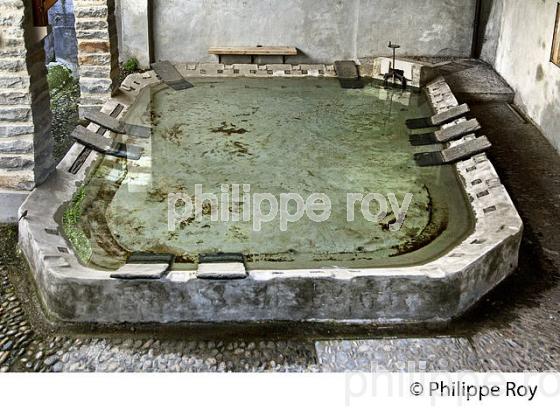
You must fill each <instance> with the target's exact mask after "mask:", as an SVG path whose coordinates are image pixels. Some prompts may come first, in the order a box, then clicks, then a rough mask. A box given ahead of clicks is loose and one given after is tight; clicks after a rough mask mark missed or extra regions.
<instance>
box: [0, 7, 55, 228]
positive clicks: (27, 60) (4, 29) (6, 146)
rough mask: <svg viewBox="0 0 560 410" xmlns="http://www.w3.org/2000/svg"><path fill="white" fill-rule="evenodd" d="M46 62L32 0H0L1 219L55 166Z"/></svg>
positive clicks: (9, 218) (11, 215) (9, 215)
mask: <svg viewBox="0 0 560 410" xmlns="http://www.w3.org/2000/svg"><path fill="white" fill-rule="evenodd" d="M44 63H45V52H44V49H43V42H42V41H39V42H37V41H35V35H34V31H33V23H32V15H31V0H1V1H0V208H1V209H0V221H12V220H13V218H14V217H15V212H14V211H15V210H14V209H13V207H14V206H17V204H18V202H21V201H23V199H24V197H25V195H26V193H27V191H30V190H32V189H33V188H34V187H35V186H36V185H38V184H40V183H42V182H43V181H44V180H45V179H46V177H47V176H48V175H49V174H50V172H51V171H52V170H53V169H54V161H53V158H52V145H53V144H52V138H51V129H50V123H51V111H50V97H49V90H48V84H47V80H46V68H45V64H44ZM16 210H17V208H16Z"/></svg>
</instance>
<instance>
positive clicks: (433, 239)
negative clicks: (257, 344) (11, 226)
mask: <svg viewBox="0 0 560 410" xmlns="http://www.w3.org/2000/svg"><path fill="white" fill-rule="evenodd" d="M189 81H190V82H191V83H192V84H193V85H194V87H193V88H190V89H187V90H183V91H174V90H172V89H171V88H169V87H167V86H166V85H165V84H163V83H161V82H160V81H159V80H158V79H157V78H156V77H155V76H154V75H153V73H147V74H144V75H133V76H131V77H129V78H128V79H127V80H126V81H125V83H124V87H123V89H122V94H121V95H120V96H118V97H115V98H114V99H113V100H112V101H110V102H108V103H107V104H106V106H105V107H104V109H103V111H105V112H107V113H113V115H115V114H117V115H119V118H121V119H122V120H124V121H125V122H127V123H129V124H135V125H141V126H144V127H150V128H151V136H150V137H149V138H135V137H127V136H122V135H121V136H116V135H115V134H111V133H110V132H107V133H106V136H108V135H111V136H112V137H114V138H124V140H123V142H125V143H126V144H128V145H135V146H137V147H140V148H141V149H142V151H143V153H142V156H141V157H140V159H125V158H116V157H112V156H103V155H100V154H98V153H96V152H89V150H88V149H84V147H83V146H81V145H80V144H78V143H76V144H75V146H74V147H73V148H72V150H71V151H70V152H69V153H68V155H67V156H66V158H65V159H64V160H63V162H62V163H61V164H60V165H59V167H58V170H57V173H56V175H54V176H53V177H52V178H51V179H49V181H47V183H46V184H45V185H43V186H41V187H39V188H37V189H36V190H35V191H34V192H33V193H32V195H31V196H30V197H29V199H28V200H27V201H26V203H24V205H23V206H22V209H21V212H22V216H23V215H25V216H24V217H23V218H22V220H21V222H20V242H21V245H22V248H23V250H24V252H25V254H26V256H27V257H28V259H29V261H30V264H31V267H32V272H33V274H34V277H35V280H36V281H37V284H38V289H39V293H40V294H41V296H42V299H43V301H44V303H45V307H46V309H47V310H48V311H49V313H51V314H52V315H53V316H54V317H55V318H57V319H60V320H64V321H85V322H97V323H122V322H144V323H146V322H161V323H163V322H165V323H177V322H214V323H215V322H248V321H326V322H340V323H370V324H390V323H399V324H401V323H428V322H445V321H448V320H450V319H452V318H453V317H456V316H458V315H460V314H461V313H462V312H463V311H465V310H466V309H468V308H469V307H470V306H472V305H473V304H474V303H475V302H476V301H477V300H478V299H479V298H480V297H481V296H482V295H483V294H485V293H486V292H487V291H488V290H489V289H491V288H492V287H494V286H495V285H496V284H497V283H498V282H500V281H501V280H502V279H503V278H505V277H506V276H507V274H509V273H510V272H511V271H512V270H513V269H514V267H515V266H516V264H517V251H518V246H519V240H520V236H521V230H522V225H521V221H520V219H519V216H518V215H517V212H516V211H515V208H514V207H513V205H512V203H511V200H510V199H509V196H508V195H507V192H506V191H505V189H504V188H503V186H502V185H501V184H500V182H499V179H498V177H497V175H496V173H495V171H494V169H493V167H492V165H491V164H490V162H489V161H488V159H487V158H486V156H485V155H484V154H482V155H478V156H476V157H473V158H471V159H469V160H467V161H463V162H460V163H458V164H455V165H447V166H439V167H424V168H421V167H418V166H417V165H416V164H415V162H414V160H413V154H414V153H415V152H418V151H419V148H418V147H412V146H411V145H410V142H409V140H408V133H407V130H406V127H405V125H404V124H405V120H406V119H407V118H413V117H421V116H429V115H431V113H432V112H439V111H442V110H444V109H446V108H447V107H450V106H453V105H457V101H456V100H455V98H454V97H453V95H452V94H451V91H450V90H449V87H448V86H447V84H445V82H444V81H443V80H438V81H436V82H434V83H432V84H430V85H429V86H427V87H426V90H425V92H424V93H419V92H402V91H400V90H392V89H385V88H383V87H380V86H378V85H375V84H368V85H366V87H365V88H363V89H357V90H343V89H341V88H340V85H339V83H338V81H336V80H335V79H333V78H311V77H301V78H241V77H238V78H226V77H222V78H210V77H203V76H201V77H196V78H189ZM127 84H128V85H127ZM131 84H134V86H129V85H131ZM435 95H437V99H435V98H434V96H435ZM442 95H443V98H442ZM90 129H91V130H92V131H97V127H96V126H95V125H90ZM428 148H431V149H434V148H435V147H428ZM425 149H426V147H424V150H425ZM197 187H198V188H197ZM236 187H237V189H239V190H242V191H243V190H244V191H243V192H245V194H249V196H242V195H241V194H239V195H237V196H236V195H235V194H236V192H234V191H235V190H236ZM242 188H243V189H242ZM197 189H198V191H197ZM201 191H202V192H204V193H205V194H206V195H215V197H216V198H218V202H212V201H211V200H208V201H205V202H203V203H202V202H201V204H200V205H201V210H202V211H201V213H200V215H198V217H196V218H195V217H192V218H188V217H183V218H179V216H181V215H183V214H182V212H183V211H184V210H183V208H184V206H183V205H184V204H185V201H183V199H181V200H179V201H177V200H176V198H177V197H179V196H180V197H181V198H194V197H195V196H196V195H197V192H198V194H200V192H201ZM260 193H266V194H267V195H269V197H272V198H280V197H281V195H282V194H284V193H291V194H298V195H299V196H301V197H302V198H303V199H306V198H309V197H310V196H311V195H313V194H318V193H319V194H322V195H325V196H327V197H328V198H329V200H330V207H329V209H330V215H329V217H328V219H326V220H324V221H322V222H317V221H313V220H311V219H310V218H308V217H307V216H306V215H304V216H303V217H301V218H300V219H299V220H298V221H295V222H290V223H287V224H285V225H284V226H282V224H281V223H280V219H281V218H280V217H278V218H274V219H272V220H270V221H269V220H267V221H265V222H262V223H261V224H260V229H255V224H254V218H255V202H254V196H255V194H260ZM352 193H360V194H363V195H367V194H369V193H379V194H382V195H384V196H388V195H389V194H391V195H394V197H395V198H396V200H397V202H398V204H402V203H403V201H404V199H405V196H406V195H407V194H408V195H410V198H411V200H410V205H409V207H408V211H407V213H406V216H405V218H404V220H402V225H401V226H400V229H393V228H394V227H395V226H396V225H398V223H397V222H399V221H398V220H399V218H398V215H396V214H395V212H394V211H393V208H392V207H391V206H388V209H387V212H386V214H384V215H382V217H381V218H378V220H375V221H368V220H366V219H365V218H364V216H363V214H362V213H363V210H362V209H361V208H360V202H359V201H358V202H355V203H352V206H351V207H352V209H353V212H352V213H353V214H354V215H355V217H354V219H353V220H350V221H349V220H348V209H349V202H348V194H352ZM170 194H171V197H170ZM223 197H226V198H228V199H227V201H226V202H219V200H220V199H221V198H223ZM173 198H175V199H173ZM388 203H389V201H388ZM41 204H42V206H41ZM224 204H226V205H225V208H224ZM263 204H264V207H263ZM374 204H376V203H374ZM370 205H371V204H370ZM260 206H261V210H262V211H265V213H268V212H270V211H271V206H270V202H266V201H265V202H261V203H260ZM287 206H288V205H287ZM294 206H295V203H294V202H292V203H290V204H289V206H288V208H286V209H288V210H289V212H290V213H291V214H293V213H294V212H296V209H295V208H294ZM371 206H372V207H373V208H375V207H376V205H371ZM217 207H221V209H219V210H218V209H216V208H217ZM247 207H252V209H251V210H250V211H252V212H247V213H246V214H247V215H250V218H249V219H245V218H243V217H240V215H245V214H244V211H246V208H247ZM45 208H48V209H49V211H48V212H50V213H51V216H50V217H48V218H46V219H45V218H44V217H43V218H39V215H41V213H40V212H39V209H42V211H41V212H42V215H44V214H45V211H44V210H45ZM377 208H379V207H377ZM368 209H369V208H368ZM370 211H371V213H372V214H376V213H377V211H379V209H370ZM48 212H47V213H48ZM215 215H220V216H221V217H219V218H214V217H213V216H215ZM224 215H225V216H224ZM236 216H237V218H236ZM45 220H46V221H47V223H46V224H45ZM171 221H173V224H171ZM170 224H171V225H173V226H170ZM224 254H226V255H227V256H224ZM228 258H230V259H228Z"/></svg>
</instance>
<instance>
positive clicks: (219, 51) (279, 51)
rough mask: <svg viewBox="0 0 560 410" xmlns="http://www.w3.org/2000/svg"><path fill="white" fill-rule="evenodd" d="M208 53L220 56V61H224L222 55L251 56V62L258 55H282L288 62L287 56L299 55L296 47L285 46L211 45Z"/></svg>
mask: <svg viewBox="0 0 560 410" xmlns="http://www.w3.org/2000/svg"><path fill="white" fill-rule="evenodd" d="M208 54H213V55H217V56H218V61H219V62H220V63H221V62H222V56H251V63H253V62H254V59H255V57H256V56H282V62H283V63H285V62H286V56H297V54H298V50H297V48H295V47H283V46H270V47H265V46H256V47H210V48H209V49H208Z"/></svg>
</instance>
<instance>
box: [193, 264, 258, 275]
mask: <svg viewBox="0 0 560 410" xmlns="http://www.w3.org/2000/svg"><path fill="white" fill-rule="evenodd" d="M247 276H248V275H247V271H246V269H245V265H244V264H243V263H239V262H229V263H228V262H225V263H201V264H199V265H198V270H197V272H196V277H197V278H199V279H245V278H246V277H247Z"/></svg>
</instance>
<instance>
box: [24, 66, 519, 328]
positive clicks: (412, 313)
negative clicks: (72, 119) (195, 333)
mask: <svg viewBox="0 0 560 410" xmlns="http://www.w3.org/2000/svg"><path fill="white" fill-rule="evenodd" d="M186 68H188V67H186ZM195 68H196V67H195ZM294 68H295V67H294V66H292V65H279V66H275V65H268V66H267V67H266V72H267V74H268V75H272V76H276V75H278V73H286V72H288V71H289V74H286V75H292V72H291V71H292V69H294ZM298 68H300V69H301V67H298ZM222 69H225V67H224V66H222V65H217V64H205V65H204V66H203V68H200V67H199V69H198V71H209V70H222ZM187 71H188V70H187ZM193 71H196V70H193ZM326 71H327V72H328V71H329V70H328V69H327V70H326ZM157 81H158V80H157V79H156V78H155V76H152V75H151V74H150V73H148V76H147V77H146V76H144V75H140V74H136V75H131V76H129V77H128V78H127V79H126V80H125V81H124V82H123V84H122V86H121V92H122V94H123V96H122V97H126V98H127V103H124V100H123V98H122V97H119V101H121V103H122V104H124V105H125V106H128V105H129V104H131V103H133V101H134V99H135V98H136V96H138V95H139V94H140V92H141V90H142V88H144V87H147V86H149V85H151V84H153V83H154V82H157ZM133 85H134V86H133ZM427 94H428V97H429V99H430V102H431V103H432V106H433V109H434V111H435V113H436V114H438V113H441V112H444V111H446V110H448V109H449V108H450V107H455V106H457V105H458V102H457V100H456V99H455V97H454V96H453V94H452V92H451V90H450V89H449V86H448V85H447V84H446V83H445V81H444V80H443V79H439V80H437V81H434V82H433V83H432V84H430V85H429V86H428V87H427ZM115 103H116V100H115V101H111V102H109V103H107V105H106V106H104V108H103V109H104V111H105V112H110V111H111V110H112V108H111V107H112V106H114V104H115ZM121 115H124V112H123V113H121ZM457 121H465V119H464V118H462V119H460V120H457ZM92 131H95V130H92ZM459 142H461V141H457V143H459ZM450 146H453V143H451V144H450ZM80 150H81V149H80V147H79V146H76V147H75V149H73V150H72V151H71V152H70V153H69V154H68V155H67V156H66V158H65V159H64V161H63V162H62V164H61V165H60V167H59V171H60V172H58V173H57V174H56V175H54V176H53V177H52V178H51V179H49V181H47V183H46V184H45V185H44V186H43V187H41V188H39V189H37V190H35V191H34V192H33V194H32V195H31V196H30V197H29V199H28V200H27V201H26V202H25V203H24V205H23V207H22V210H25V211H28V212H29V215H37V214H39V213H41V214H42V215H43V219H42V220H38V219H36V218H33V217H29V218H24V219H23V220H22V221H21V222H20V244H21V246H22V248H23V250H24V253H25V254H26V256H27V258H28V260H29V262H30V264H31V266H32V268H33V274H34V276H35V279H36V281H37V284H38V288H39V291H40V293H41V296H42V298H43V301H44V303H45V305H46V307H47V309H48V310H49V311H50V313H51V314H53V315H55V316H56V317H58V318H59V319H61V320H66V321H71V322H72V321H85V322H94V323H122V322H140V323H149V322H172V323H173V322H184V321H187V322H235V321H244V322H251V321H259V320H260V321H281V320H289V321H309V322H317V321H339V322H343V321H349V320H352V321H364V322H368V323H377V324H382V323H390V324H402V323H427V322H431V323H440V322H444V321H448V320H450V319H452V318H453V317H456V316H458V315H460V314H461V313H462V312H464V311H465V310H466V309H468V308H469V307H470V306H471V305H473V304H474V303H475V302H476V301H477V300H478V299H479V298H481V297H482V296H483V295H484V294H485V293H487V292H488V291H489V290H490V289H492V288H493V287H494V286H495V285H496V284H497V283H499V282H500V281H501V280H503V279H504V278H505V277H506V276H507V275H508V274H509V273H510V272H511V271H512V270H513V268H514V267H515V266H516V264H517V251H518V246H519V240H520V235H521V229H522V224H521V221H520V219H519V216H518V215H517V212H516V211H515V208H514V207H513V204H512V203H511V199H510V198H509V196H508V194H507V192H506V191H505V189H504V187H503V186H502V185H501V184H500V183H499V179H498V176H497V174H496V172H495V170H494V168H493V167H492V165H491V163H490V162H489V161H488V159H487V158H486V157H485V156H484V155H481V156H478V157H476V158H471V159H468V160H466V161H463V162H461V163H459V164H457V170H458V172H459V174H460V175H461V176H462V178H461V180H462V181H463V184H464V185H463V187H464V189H465V193H466V194H467V195H468V196H469V197H470V198H472V199H471V205H472V208H473V211H474V213H475V218H476V229H475V232H474V233H473V234H471V235H470V236H469V237H468V238H466V239H465V240H464V241H463V242H462V243H461V244H459V245H458V246H457V247H456V248H454V249H453V250H451V251H450V252H448V253H447V254H446V255H444V256H442V257H441V258H439V259H437V260H435V261H432V262H429V263H427V264H425V265H423V266H416V267H402V268H400V267H399V268H385V269H345V268H338V269H317V270H314V271H312V272H310V271H306V270H301V271H298V270H292V271H290V270H287V271H283V272H277V271H274V272H272V271H264V270H263V271H258V270H255V271H250V272H248V275H247V278H246V279H245V280H243V281H225V282H218V281H205V280H202V279H197V278H196V272H192V271H185V272H179V271H173V272H170V273H169V274H168V275H166V276H165V277H164V278H162V279H161V280H158V281H118V280H110V272H102V271H96V270H94V269H92V268H88V267H84V266H82V265H80V264H79V263H78V261H77V259H76V257H75V255H74V254H73V253H72V252H71V253H63V252H61V251H60V248H61V247H64V246H65V242H64V239H63V238H62V237H61V236H59V235H53V234H52V232H51V231H49V230H45V225H44V223H42V221H44V219H45V218H47V219H48V220H51V218H49V217H47V216H46V215H45V213H44V208H45V204H50V205H49V206H48V208H51V209H58V208H59V206H60V204H61V203H62V202H64V201H70V200H71V198H72V195H73V194H74V191H75V189H76V187H77V186H78V185H79V184H80V183H81V181H83V180H84V178H85V176H86V173H87V171H86V169H87V164H89V163H91V161H93V160H95V154H93V153H92V154H91V155H90V158H88V162H87V163H86V165H85V166H84V167H82V169H81V170H80V172H78V173H77V174H71V173H68V172H66V170H67V169H68V168H69V167H70V165H71V164H72V163H73V162H74V160H75V157H76V155H77V153H78V152H80ZM475 181H480V182H481V183H480V184H478V183H475ZM481 191H485V192H487V195H484V196H482V195H478V194H479V193H480V192H481ZM53 220H54V219H53ZM69 277H71V278H72V280H68V278H69ZM348 279H352V280H348ZM76 287H79V288H80V291H79V292H78V293H76ZM310 287H312V288H313V291H312V292H311V293H312V296H310V297H306V296H305V294H306V293H305V292H302V289H308V288H310ZM84 288H87V289H88V292H85V293H84V292H83V289H84ZM388 289H391V292H398V294H399V295H401V297H399V298H396V299H395V300H394V301H393V302H392V303H390V304H389V305H388V304H387V296H386V294H387V291H388ZM100 292H101V293H103V297H96V296H95V295H97V294H99V293H100ZM138 292H143V293H144V294H149V295H150V297H149V298H141V299H139V298H137V294H138ZM75 294H80V295H86V294H87V295H90V296H89V297H88V298H85V297H81V298H79V299H76V298H75V297H73V296H69V295H75ZM216 294H219V295H224V297H221V298H220V301H219V303H216V302H215V301H213V298H214V296H213V295H216ZM230 298H231V299H230ZM178 300H180V301H181V303H177V302H176V301H178ZM123 301H126V302H125V303H123ZM333 302H334V303H333ZM78 304H79V305H80V309H76V306H77V305H78ZM116 306H118V308H116Z"/></svg>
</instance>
